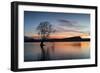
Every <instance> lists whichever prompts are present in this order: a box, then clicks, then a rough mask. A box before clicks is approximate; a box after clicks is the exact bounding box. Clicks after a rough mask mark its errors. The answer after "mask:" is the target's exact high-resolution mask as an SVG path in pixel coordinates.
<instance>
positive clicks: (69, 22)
mask: <svg viewBox="0 0 100 73" xmlns="http://www.w3.org/2000/svg"><path fill="white" fill-rule="evenodd" d="M58 21H59V22H60V24H59V25H61V26H67V27H76V25H78V24H79V23H78V22H76V21H72V20H68V19H66V20H65V19H59V20H58Z"/></svg>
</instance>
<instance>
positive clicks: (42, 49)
mask: <svg viewBox="0 0 100 73" xmlns="http://www.w3.org/2000/svg"><path fill="white" fill-rule="evenodd" d="M44 46H45V45H44V41H43V40H42V41H41V43H40V47H41V52H42V54H41V55H42V56H41V60H45V59H46V58H45V49H44Z"/></svg>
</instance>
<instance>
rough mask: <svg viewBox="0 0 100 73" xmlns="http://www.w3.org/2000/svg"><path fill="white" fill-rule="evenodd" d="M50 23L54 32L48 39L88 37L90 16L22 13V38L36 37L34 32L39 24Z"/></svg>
mask: <svg viewBox="0 0 100 73" xmlns="http://www.w3.org/2000/svg"><path fill="white" fill-rule="evenodd" d="M44 21H47V22H50V24H52V26H53V29H55V30H56V32H54V33H51V35H50V38H67V37H74V36H80V37H82V38H89V36H90V14H82V13H58V12H39V11H38V12H36V11H24V36H29V37H33V38H37V37H38V34H37V33H38V32H37V30H36V28H37V26H38V25H39V24H40V22H44Z"/></svg>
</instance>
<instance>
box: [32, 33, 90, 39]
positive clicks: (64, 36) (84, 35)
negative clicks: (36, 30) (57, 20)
mask: <svg viewBox="0 0 100 73" xmlns="http://www.w3.org/2000/svg"><path fill="white" fill-rule="evenodd" d="M75 36H80V37H81V38H90V35H89V34H86V33H75V32H67V33H66V32H62V33H54V34H51V35H50V36H49V38H58V39H61V38H69V37H75ZM33 38H40V37H39V36H38V34H34V35H33Z"/></svg>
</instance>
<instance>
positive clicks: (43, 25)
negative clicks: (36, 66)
mask: <svg viewBox="0 0 100 73" xmlns="http://www.w3.org/2000/svg"><path fill="white" fill-rule="evenodd" d="M36 29H37V31H38V35H39V36H40V38H41V43H40V47H41V51H42V55H43V56H42V60H45V59H46V57H45V50H44V46H45V44H44V40H45V39H48V37H49V36H50V34H51V33H54V32H55V30H54V29H53V27H52V24H50V23H49V22H47V21H45V22H40V24H39V25H38V26H37V28H36Z"/></svg>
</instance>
